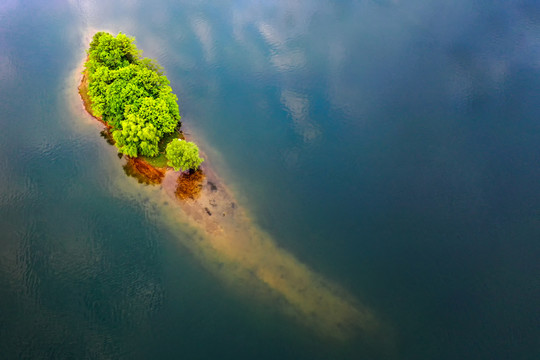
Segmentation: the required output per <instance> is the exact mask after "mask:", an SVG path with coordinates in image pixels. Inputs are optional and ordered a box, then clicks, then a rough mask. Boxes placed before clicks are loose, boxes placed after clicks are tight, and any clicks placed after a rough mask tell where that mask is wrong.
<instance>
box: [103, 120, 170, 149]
mask: <svg viewBox="0 0 540 360" xmlns="http://www.w3.org/2000/svg"><path fill="white" fill-rule="evenodd" d="M120 125H121V126H122V128H121V129H117V130H113V132H112V135H113V138H114V140H115V141H116V146H117V147H118V150H120V152H121V153H123V154H126V155H128V156H131V157H136V156H138V155H144V156H150V157H152V156H156V155H158V154H159V147H158V143H159V140H160V137H159V135H158V130H157V129H156V127H155V126H154V124H152V123H149V122H147V121H145V120H144V119H143V118H141V117H139V116H137V115H135V114H129V115H128V116H127V117H126V119H125V120H123V121H121V123H120Z"/></svg>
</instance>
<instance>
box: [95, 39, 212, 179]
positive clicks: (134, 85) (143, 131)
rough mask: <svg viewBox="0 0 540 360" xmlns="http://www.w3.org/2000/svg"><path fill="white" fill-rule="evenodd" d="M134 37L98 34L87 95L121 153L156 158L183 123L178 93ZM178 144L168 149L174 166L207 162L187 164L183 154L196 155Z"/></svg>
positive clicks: (190, 166) (196, 163) (190, 147)
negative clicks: (164, 142) (143, 54)
mask: <svg viewBox="0 0 540 360" xmlns="http://www.w3.org/2000/svg"><path fill="white" fill-rule="evenodd" d="M134 41H135V39H134V38H130V37H128V36H126V35H124V34H122V33H120V34H118V35H117V36H116V37H115V36H113V35H111V34H109V33H106V32H98V33H96V34H95V35H94V37H93V39H92V42H91V43H90V49H89V50H88V61H87V62H86V65H85V66H86V70H87V74H88V95H89V97H90V100H91V103H92V105H91V106H92V112H93V113H94V115H95V116H99V117H101V118H102V119H103V120H104V121H105V122H106V123H107V124H109V125H110V127H111V132H112V136H113V138H114V140H115V142H116V146H117V147H118V149H119V151H120V152H122V153H123V154H126V155H128V156H131V157H137V156H140V155H143V156H147V157H155V156H158V155H159V153H160V151H159V142H160V141H161V139H163V138H164V137H165V136H167V135H170V134H171V133H174V132H175V131H177V130H178V129H179V128H180V113H179V110H178V103H177V100H178V98H177V97H176V95H175V94H173V93H172V89H171V87H170V82H169V80H168V79H167V77H166V76H165V75H164V74H163V72H162V69H161V67H160V66H159V65H158V64H157V63H156V62H154V61H153V60H150V59H147V58H143V57H142V56H141V52H140V51H139V50H138V49H137V47H136V46H135V44H134ZM177 142H178V141H174V142H172V143H170V144H169V145H168V146H167V147H169V146H171V145H172V144H173V143H177ZM184 142H185V141H184ZM185 143H187V142H185ZM189 144H192V145H190V146H189V149H190V150H189V151H191V153H192V152H193V149H196V158H197V159H200V158H199V156H198V148H197V146H196V145H195V144H193V143H189ZM174 146H175V149H176V150H174V151H173V150H171V151H169V149H167V151H166V152H167V154H169V153H170V157H168V160H169V163H174V164H176V166H174V167H175V169H178V168H181V169H183V170H187V169H196V168H197V167H198V166H199V165H200V163H201V162H202V161H203V159H200V161H194V162H193V161H191V163H190V164H189V166H187V163H184V162H181V160H179V159H183V158H186V159H187V158H189V159H191V158H194V157H193V156H192V155H189V156H187V155H186V156H184V153H183V152H179V151H178V150H177V149H178V145H174ZM183 148H185V147H183ZM185 149H187V148H185ZM191 153H190V154H191ZM179 161H180V162H181V164H180V163H179ZM169 165H170V166H173V165H171V164H169ZM180 165H181V166H180Z"/></svg>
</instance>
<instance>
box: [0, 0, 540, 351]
mask: <svg viewBox="0 0 540 360" xmlns="http://www.w3.org/2000/svg"><path fill="white" fill-rule="evenodd" d="M539 22H540V9H539V7H538V5H537V3H536V2H533V1H516V2H511V3H508V4H496V5H494V4H493V3H492V2H487V1H457V2H452V3H448V2H442V1H434V2H429V3H426V2H424V1H407V2H404V1H401V2H398V1H343V2H330V1H310V2H290V1H273V2H265V1H263V2H261V1H234V2H233V1H220V2H209V1H199V2H192V1H161V2H159V4H156V3H155V2H142V1H137V0H130V1H119V2H111V3H109V2H105V1H49V2H47V3H46V4H45V3H43V2H38V1H27V2H21V1H17V0H7V1H6V0H4V1H2V4H0V125H1V131H0V165H1V166H2V171H1V172H0V229H1V230H2V235H1V237H0V239H1V243H0V349H1V350H2V351H1V353H2V354H3V355H2V356H5V357H6V358H17V357H22V358H43V357H52V358H54V357H57V358H67V357H75V358H85V357H86V358H93V357H95V358H104V357H112V358H123V357H128V358H132V357H136V358H149V357H162V358H177V357H180V356H182V357H185V358H216V357H218V356H219V357H220V358H254V357H257V358H262V359H265V358H267V359H275V358H284V359H287V358H291V359H292V358H294V359H299V358H303V359H317V358H320V359H327V358H336V359H341V358H342V359H353V358H354V359H358V358H360V359H362V358H396V359H407V358H415V359H433V358H438V359H455V358H469V359H483V358H486V359H488V358H489V359H491V358H512V359H533V358H536V357H538V355H539V352H540V350H539V345H538V338H539V335H540V334H539V330H538V329H539V327H538V318H539V313H538V309H537V308H538V307H537V304H536V301H535V299H537V298H539V295H540V294H539V291H540V290H539V289H540V286H538V285H539V284H538V279H539V278H540V276H539V275H540V274H539V272H540V269H539V268H538V265H537V259H538V258H539V255H540V249H539V246H540V245H539V242H538V239H539V238H540V225H539V223H538V219H539V216H540V212H539V206H538V204H539V200H540V186H539V185H538V184H540V181H539V180H540V170H539V169H540V168H539V167H538V163H539V161H538V159H539V158H540V150H539V148H538V144H539V143H540V142H539V140H540V131H539V130H540V128H539V123H538V119H539V110H538V104H539V100H540V99H539V96H540V95H539V94H540V92H539V91H538V89H540V80H539V79H540V76H538V75H539V72H540V66H539V64H538V60H537V59H538V56H539V55H540V52H539V50H538V49H540V46H539V45H540V35H539ZM93 29H100V30H101V29H104V30H109V31H112V32H118V31H122V32H125V33H127V34H129V35H133V36H135V37H136V38H137V43H138V46H139V47H140V48H141V49H143V50H144V53H145V55H146V56H149V57H152V58H156V59H157V60H158V61H159V62H160V63H161V64H162V65H163V66H164V67H165V69H166V71H167V74H168V77H169V79H170V80H171V82H172V87H173V89H174V91H175V92H176V93H177V94H178V97H179V98H180V108H181V114H182V117H183V122H184V126H185V128H186V129H187V131H188V132H189V133H190V135H191V136H192V137H193V138H196V139H198V141H199V143H200V145H201V147H202V148H204V150H205V152H206V153H207V154H208V157H209V159H211V162H212V166H213V168H214V169H215V170H216V172H217V173H219V174H220V176H221V177H222V178H223V180H224V182H225V183H227V184H228V186H229V188H230V189H231V191H232V192H233V193H234V195H235V196H236V198H237V199H238V202H239V205H240V206H242V208H243V209H245V210H246V211H247V213H248V214H249V216H250V218H251V221H252V223H253V224H254V226H255V227H256V228H257V229H258V231H261V232H262V233H263V234H265V235H264V236H268V237H269V238H270V239H271V240H272V242H273V243H274V244H276V246H277V247H278V248H279V249H280V251H282V252H283V253H285V254H290V255H291V256H294V258H295V259H296V261H298V263H300V264H303V265H305V266H306V267H307V268H308V269H310V271H313V272H315V273H317V274H320V275H321V276H323V277H324V278H325V279H328V280H329V281H330V282H331V283H332V284H335V285H336V286H337V287H339V288H341V289H342V290H343V291H344V292H345V293H347V294H348V295H347V296H350V297H351V298H354V299H355V300H354V301H356V302H357V303H359V304H363V306H366V307H368V308H369V309H370V311H373V313H375V314H377V318H378V319H380V321H382V322H384V324H387V325H388V329H389V330H388V331H389V333H391V335H390V336H391V337H392V339H393V343H394V344H395V345H393V349H392V350H391V351H381V350H377V349H374V347H375V348H376V346H374V345H373V344H366V342H365V341H362V339H359V340H358V341H353V342H352V343H350V342H349V343H335V342H333V341H331V340H321V336H320V334H319V333H318V332H317V331H313V330H312V328H311V327H310V326H309V324H308V325H306V324H305V323H303V322H301V321H298V319H297V317H296V316H294V313H293V314H291V313H288V312H287V311H286V310H285V311H284V310H283V309H284V307H283V304H282V303H281V302H282V301H283V300H280V298H279V297H272V296H268V294H267V293H265V292H264V290H261V289H260V288H258V287H256V286H251V285H250V286H246V283H247V284H251V283H249V282H245V281H244V280H245V279H243V278H242V275H241V272H237V273H235V272H234V271H227V272H223V271H220V268H219V267H218V266H219V265H216V264H218V263H219V262H215V261H214V262H207V261H205V259H206V260H207V259H208V256H206V255H205V254H200V253H197V251H198V249H200V248H198V247H197V246H196V245H194V246H191V244H194V243H195V244H196V242H197V241H198V240H197V239H200V237H201V236H202V234H200V233H199V232H197V230H195V229H193V228H192V227H191V226H190V225H189V221H187V220H185V219H184V220H185V221H183V220H182V218H181V217H180V218H179V217H177V216H175V217H174V220H170V219H169V218H168V217H166V216H164V213H167V214H170V212H169V211H168V209H169V208H170V207H171V206H172V204H171V203H169V204H165V202H167V199H166V198H161V197H160V196H161V193H160V190H159V189H158V188H156V187H151V186H144V185H140V184H138V182H137V181H136V180H135V179H133V178H130V177H126V176H125V174H124V171H123V169H122V165H123V163H122V160H120V159H118V157H117V155H116V151H115V150H114V148H113V147H111V146H109V145H107V144H106V142H105V140H104V139H102V138H101V137H100V135H99V132H100V125H99V124H97V123H94V122H93V121H92V120H91V119H88V118H87V117H86V116H85V115H84V113H82V112H81V111H78V110H77V108H76V105H74V102H73V95H74V94H75V96H76V88H75V87H72V85H73V84H74V83H73V81H72V79H73V72H74V71H76V69H77V68H78V66H79V64H80V62H81V61H82V60H83V57H84V50H85V48H86V46H87V41H88V39H87V38H86V36H87V34H88V33H91V32H92V30H93ZM75 86H76V83H75ZM79 110H80V109H79ZM223 266H225V265H223ZM323 338H324V337H323ZM382 346H383V347H386V345H382Z"/></svg>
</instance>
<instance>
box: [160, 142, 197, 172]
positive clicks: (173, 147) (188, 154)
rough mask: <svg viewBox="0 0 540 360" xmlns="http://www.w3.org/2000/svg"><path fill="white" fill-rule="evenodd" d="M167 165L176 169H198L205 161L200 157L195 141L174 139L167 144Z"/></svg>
mask: <svg viewBox="0 0 540 360" xmlns="http://www.w3.org/2000/svg"><path fill="white" fill-rule="evenodd" d="M166 153H167V159H168V160H169V161H168V162H167V165H169V166H172V167H173V168H174V170H175V171H178V170H182V171H186V170H197V169H198V168H199V165H201V163H202V162H203V161H204V159H203V158H201V157H199V148H198V147H197V145H196V144H195V143H192V142H189V141H184V140H180V139H174V140H173V141H171V142H170V143H169V144H168V145H167V149H166Z"/></svg>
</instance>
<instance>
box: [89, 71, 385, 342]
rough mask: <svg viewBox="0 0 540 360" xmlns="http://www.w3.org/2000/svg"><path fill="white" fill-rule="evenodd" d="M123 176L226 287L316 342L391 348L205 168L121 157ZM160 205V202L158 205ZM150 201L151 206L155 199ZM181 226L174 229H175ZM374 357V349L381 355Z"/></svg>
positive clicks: (377, 328)
mask: <svg viewBox="0 0 540 360" xmlns="http://www.w3.org/2000/svg"><path fill="white" fill-rule="evenodd" d="M80 74H81V75H80V77H79V82H80V84H79V93H80V96H81V99H82V103H83V106H84V109H85V110H86V111H87V112H88V113H89V114H90V115H91V116H92V117H94V118H95V119H96V120H98V121H101V122H103V121H102V119H100V118H98V117H95V116H94V115H93V114H92V110H91V106H90V104H89V100H90V99H89V98H88V96H85V94H86V89H87V86H88V77H87V76H86V74H85V72H84V71H83V72H82V73H80ZM124 158H125V159H126V165H125V167H127V168H128V169H129V171H132V172H134V173H136V174H137V176H141V178H142V179H144V178H145V177H149V178H150V179H151V181H148V182H147V183H152V184H158V186H160V189H161V190H162V192H161V193H162V195H163V197H165V198H167V199H169V200H173V201H170V202H171V204H172V208H173V209H174V211H170V209H171V207H168V208H167V210H166V211H165V210H164V211H163V214H162V215H163V218H166V219H167V223H168V224H169V225H170V226H171V228H174V227H175V226H177V225H178V224H180V223H186V222H187V223H188V224H189V225H190V226H192V227H193V228H194V229H196V230H197V232H198V234H199V235H200V236H198V238H197V241H194V240H193V239H185V238H181V239H179V240H180V241H182V244H183V245H184V246H185V247H187V248H188V249H190V251H191V252H192V253H193V254H195V255H196V256H197V257H198V258H199V259H200V261H201V262H203V263H204V264H205V265H206V267H207V268H209V269H210V270H212V271H214V272H215V273H216V274H218V276H220V277H221V278H225V279H227V280H228V281H230V282H237V283H242V284H243V287H246V288H247V289H249V290H246V291H258V292H260V293H261V294H263V296H262V297H261V298H266V297H267V298H268V299H273V300H276V299H277V301H276V302H273V303H279V306H280V307H281V309H282V310H283V311H284V312H285V313H286V314H288V315H290V316H292V317H293V318H295V319H296V320H297V321H298V322H299V323H302V324H305V325H307V326H309V327H310V328H312V329H313V330H315V332H316V333H318V334H319V335H321V336H323V337H327V338H333V339H338V340H347V339H362V340H363V341H364V342H366V343H370V344H376V347H383V348H388V347H392V345H391V344H392V340H391V338H392V336H390V334H389V331H388V329H387V328H386V327H385V326H383V325H382V323H381V322H380V321H379V320H378V319H377V317H376V316H375V314H374V313H373V311H371V310H370V309H369V308H367V307H365V306H363V305H362V304H360V303H359V302H358V301H357V300H356V299H354V298H353V297H352V296H350V295H349V294H347V292H346V291H345V290H343V289H341V288H340V287H339V286H337V285H336V284H334V283H332V282H331V281H329V280H327V279H325V278H324V277H322V276H321V275H319V274H316V273H315V272H313V271H312V270H310V269H309V268H308V267H307V266H306V265H304V264H302V263H301V262H299V261H298V260H297V259H296V258H295V257H294V256H293V255H292V254H290V253H288V252H287V251H285V250H283V249H281V248H280V247H279V246H278V245H277V244H276V242H275V241H274V240H273V239H272V237H271V236H270V235H269V234H267V233H266V232H264V231H262V230H261V229H259V227H258V226H257V225H256V224H254V223H253V222H252V221H251V218H250V216H249V214H248V213H247V210H245V209H243V208H242V207H241V206H240V205H239V204H238V201H237V200H236V198H235V196H234V194H233V193H232V192H231V191H230V190H229V189H228V187H227V186H226V185H225V183H224V182H223V181H222V180H221V178H220V177H219V176H218V175H217V174H216V173H215V172H214V171H213V170H212V167H211V161H209V162H206V163H204V164H203V165H202V166H201V171H200V172H199V175H197V176H193V177H188V178H186V176H185V173H184V174H183V173H181V172H175V171H172V169H160V168H155V167H153V166H151V165H149V164H148V163H146V162H144V161H141V159H138V158H131V157H128V156H124ZM161 200H162V199H161ZM156 201H159V200H158V199H156ZM179 220H181V221H179ZM381 350H382V349H381Z"/></svg>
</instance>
